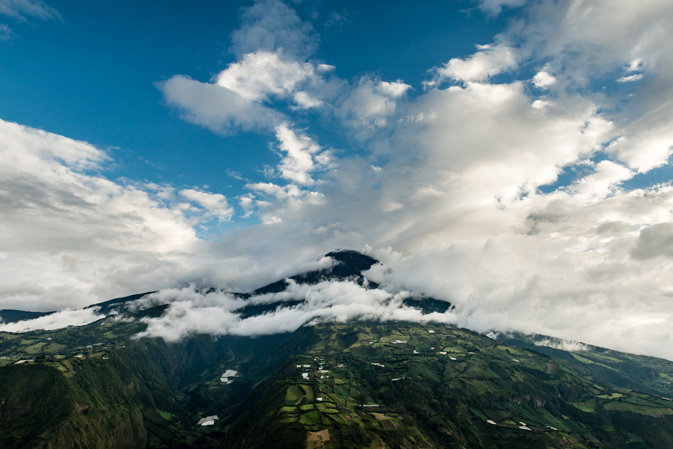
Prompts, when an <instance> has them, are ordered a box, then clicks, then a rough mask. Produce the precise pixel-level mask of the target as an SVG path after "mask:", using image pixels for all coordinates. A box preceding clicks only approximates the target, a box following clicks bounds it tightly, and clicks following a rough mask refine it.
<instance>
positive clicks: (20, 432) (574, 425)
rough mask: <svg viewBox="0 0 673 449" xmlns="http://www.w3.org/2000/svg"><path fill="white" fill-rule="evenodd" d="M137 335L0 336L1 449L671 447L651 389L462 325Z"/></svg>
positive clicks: (670, 433)
mask: <svg viewBox="0 0 673 449" xmlns="http://www.w3.org/2000/svg"><path fill="white" fill-rule="evenodd" d="M144 327H145V325H144V324H142V323H140V322H138V321H137V320H133V321H132V320H128V319H127V320H120V319H118V318H115V317H108V318H106V319H103V320H101V321H99V322H96V323H92V324H90V325H88V326H82V327H77V328H75V327H71V328H66V329H62V330H57V331H50V332H48V331H35V332H28V333H23V334H0V357H3V358H2V359H0V360H1V361H2V363H3V365H4V366H3V367H2V368H0V419H1V420H2V422H3V425H2V427H1V429H0V447H3V448H5V447H6V448H29V447H30V448H32V447H44V448H47V447H51V448H60V447H64V448H65V447H67V448H77V447H101V448H103V447H105V448H107V447H110V448H112V447H119V448H121V447H125V448H126V447H137V448H145V447H149V448H196V447H224V448H239V447H240V448H268V447H283V448H285V447H287V448H292V447H297V448H299V447H302V448H303V447H309V448H317V447H325V448H365V447H366V448H384V447H391V448H427V447H446V448H460V447H469V448H557V447H558V448H562V447H577V448H603V447H605V448H608V447H609V448H612V447H615V448H663V447H673V402H670V401H668V400H665V399H662V398H661V397H659V396H658V395H653V394H648V392H649V393H652V391H653V389H652V385H655V384H656V382H655V383H654V384H653V383H652V381H651V380H650V379H649V378H648V379H646V380H645V381H643V382H641V383H640V384H636V385H635V387H634V388H628V389H627V388H623V387H621V388H620V387H617V386H615V385H614V383H613V382H611V379H612V378H611V377H609V376H608V377H605V376H603V377H602V376H601V372H602V371H601V370H597V371H596V370H594V371H592V372H589V371H587V370H586V368H585V367H584V366H585V365H587V364H589V365H592V364H597V363H595V362H594V363H588V362H587V363H585V362H582V363H581V364H578V363H579V362H577V359H575V358H574V356H573V355H572V354H571V356H570V358H568V357H567V356H557V357H553V356H549V355H546V354H542V353H540V352H536V351H530V350H527V349H524V348H521V347H515V346H512V345H507V344H505V343H503V342H499V341H495V340H492V339H490V338H487V337H485V336H482V335H479V334H476V333H474V332H471V331H468V330H465V329H458V328H455V327H450V326H445V325H423V324H415V323H400V322H387V323H378V322H350V323H345V324H322V325H318V326H313V327H302V328H300V329H299V330H297V331H296V332H294V333H291V334H282V335H275V336H269V337H258V338H244V337H221V338H218V339H213V338H211V337H209V336H196V337H192V338H190V339H187V340H185V341H183V342H181V343H178V344H166V343H165V342H163V340H158V339H140V340H134V339H133V335H134V334H136V333H137V332H138V331H140V330H142V329H144ZM536 348H537V347H536ZM613 352H614V351H613ZM564 353H565V354H566V355H567V354H570V353H567V352H565V351H564ZM617 354H618V355H619V357H630V356H629V355H625V354H620V353H617ZM557 355H558V354H557ZM584 356H585V357H587V360H589V357H594V358H595V357H597V355H595V354H594V355H589V354H586V353H584ZM27 360H32V361H27ZM629 360H631V363H633V364H636V365H637V366H640V367H641V369H649V370H654V371H656V375H655V377H656V378H658V377H659V376H661V378H665V376H668V375H670V374H671V371H667V370H668V369H670V366H671V364H670V363H669V362H666V361H661V360H659V359H651V358H646V360H645V362H648V363H649V365H645V364H644V363H645V362H642V363H640V362H639V360H640V359H639V358H638V357H635V358H631V359H629ZM655 361H658V362H657V363H658V364H656V363H655ZM17 363H18V364H17ZM639 363H640V364H639ZM655 365H656V366H655ZM624 369H625V370H627V371H628V372H626V373H624V375H626V374H629V373H632V366H631V365H628V366H625V367H624ZM227 370H235V371H237V373H236V375H235V376H233V377H232V378H231V379H230V381H231V382H230V383H229V382H223V381H221V380H220V377H221V376H222V375H223V373H225V372H226V371H227ZM613 371H616V372H619V367H613ZM631 376H632V379H633V380H632V382H636V383H637V379H638V378H637V377H633V376H634V375H633V374H631ZM613 377H614V376H613ZM662 385H663V384H662ZM212 415H217V416H218V418H219V419H217V420H215V421H214V423H213V425H211V426H200V425H198V422H199V420H200V419H201V418H204V417H207V416H212ZM522 423H523V424H522Z"/></svg>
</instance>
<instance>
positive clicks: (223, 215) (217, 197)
mask: <svg viewBox="0 0 673 449" xmlns="http://www.w3.org/2000/svg"><path fill="white" fill-rule="evenodd" d="M180 195H182V196H183V197H185V198H187V199H188V200H190V201H193V202H195V203H197V204H199V205H200V206H201V207H203V208H205V209H206V210H207V211H208V212H209V213H210V214H212V215H213V216H215V217H216V218H217V219H218V220H219V221H229V220H230V219H231V216H232V215H233V214H234V209H233V208H231V207H229V203H228V202H227V198H226V197H225V196H224V195H221V194H219V193H209V192H203V191H200V190H194V189H183V190H181V191H180Z"/></svg>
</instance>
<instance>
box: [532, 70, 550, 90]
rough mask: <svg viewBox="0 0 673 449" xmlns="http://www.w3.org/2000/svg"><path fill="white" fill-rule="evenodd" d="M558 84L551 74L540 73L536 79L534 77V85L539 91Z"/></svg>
mask: <svg viewBox="0 0 673 449" xmlns="http://www.w3.org/2000/svg"><path fill="white" fill-rule="evenodd" d="M555 82H556V78H554V77H553V76H551V75H550V74H549V73H547V72H545V71H541V72H538V73H537V74H536V75H535V76H534V77H533V84H534V85H535V87H537V88H538V89H546V88H547V87H549V86H551V85H552V84H554V83H555Z"/></svg>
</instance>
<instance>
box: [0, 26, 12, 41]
mask: <svg viewBox="0 0 673 449" xmlns="http://www.w3.org/2000/svg"><path fill="white" fill-rule="evenodd" d="M13 36H14V34H13V33H12V30H11V29H10V28H9V27H8V26H7V25H5V24H0V41H8V40H11V39H12V38H13Z"/></svg>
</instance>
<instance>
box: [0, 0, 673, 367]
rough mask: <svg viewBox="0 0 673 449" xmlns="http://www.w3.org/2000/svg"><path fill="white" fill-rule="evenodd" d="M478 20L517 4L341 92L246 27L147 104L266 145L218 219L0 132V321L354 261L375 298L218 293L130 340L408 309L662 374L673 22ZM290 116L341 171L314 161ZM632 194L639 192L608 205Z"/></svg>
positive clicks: (184, 303)
mask: <svg viewBox="0 0 673 449" xmlns="http://www.w3.org/2000/svg"><path fill="white" fill-rule="evenodd" d="M480 5H481V9H482V10H483V11H485V12H487V13H488V14H491V15H496V14H499V13H502V10H503V7H505V8H506V9H507V8H515V7H516V13H517V14H518V18H519V20H516V21H512V22H511V25H510V26H509V27H508V28H507V29H506V30H505V31H503V32H502V33H500V34H499V35H497V36H493V40H492V42H490V43H486V44H484V45H480V46H478V47H475V51H474V53H473V54H471V55H462V56H456V55H447V58H446V60H445V62H444V63H443V64H440V65H438V67H435V68H432V67H427V68H422V69H421V70H423V71H424V72H425V71H427V72H426V73H427V79H426V82H425V83H423V84H422V85H420V86H410V85H408V84H406V83H405V82H404V80H397V79H395V80H386V79H381V78H380V77H377V76H376V75H374V74H363V75H362V76H359V77H357V78H355V79H351V80H344V79H340V78H339V77H338V76H337V71H336V70H334V67H332V66H330V65H329V64H328V63H329V61H321V60H318V59H317V58H316V56H315V55H316V54H317V48H318V45H319V36H318V35H317V33H316V31H315V28H314V27H313V26H312V25H311V23H310V22H308V21H302V20H301V19H300V18H299V16H298V15H297V14H296V13H295V12H294V11H293V10H292V8H291V7H290V6H289V5H287V4H283V3H281V2H278V1H259V2H256V3H254V4H253V5H252V6H251V7H250V8H248V9H246V10H245V11H244V13H243V15H242V23H241V27H240V28H239V30H238V31H235V32H234V34H233V36H232V47H231V50H232V54H233V55H234V56H235V60H234V61H233V62H231V63H230V64H229V65H228V66H227V67H226V68H224V70H222V71H221V72H220V73H218V74H216V75H215V76H214V77H213V78H212V79H210V80H200V81H199V80H193V79H189V78H187V77H185V76H183V75H179V74H176V75H175V76H173V77H171V78H169V79H168V80H167V81H166V82H164V83H162V84H160V85H159V88H160V90H161V92H162V94H163V96H164V99H165V101H166V103H167V105H168V106H169V107H173V108H176V109H177V110H178V111H180V112H181V113H182V114H183V117H184V118H185V120H188V121H190V122H192V123H194V124H196V125H198V126H203V127H206V128H208V129H211V130H213V131H214V132H217V133H220V134H223V135H225V136H226V135H227V134H228V133H237V132H259V133H262V134H263V135H266V136H268V137H269V139H270V148H271V149H272V150H273V151H275V152H276V153H277V155H278V162H277V164H276V166H275V167H270V168H269V170H267V172H266V177H265V178H263V179H254V180H250V181H249V182H247V189H248V191H247V193H246V194H245V195H241V196H240V197H238V198H235V200H232V199H228V198H222V197H221V194H219V193H217V192H207V191H205V190H204V189H200V188H198V187H181V188H177V187H174V186H148V185H141V184H133V183H128V184H121V183H117V182H111V181H109V180H108V179H106V178H105V177H104V176H103V175H102V174H101V170H102V169H103V168H104V167H105V164H106V163H107V162H106V155H105V154H104V153H103V152H101V151H100V150H98V149H96V148H94V147H92V146H90V145H88V144H85V143H82V142H75V141H71V140H69V139H66V138H64V137H60V136H54V135H51V134H47V133H42V132H40V131H37V130H31V129H27V128H23V127H20V126H19V125H15V124H9V123H5V122H3V123H1V124H0V125H1V126H0V133H2V139H0V142H2V143H0V151H2V153H1V154H2V157H3V161H5V160H6V161H8V163H7V164H3V165H2V166H0V174H1V176H2V178H1V179H0V181H1V182H2V184H0V186H1V190H0V201H2V205H3V206H2V208H0V210H1V211H2V212H0V214H1V215H0V218H1V220H2V221H1V222H0V232H2V233H3V235H4V236H8V237H6V238H4V239H3V245H4V248H2V253H0V261H1V262H2V263H3V267H6V269H5V270H4V274H3V276H4V278H3V281H2V284H0V295H2V296H1V298H2V299H1V301H2V302H1V304H2V306H3V307H13V308H22V307H23V308H30V307H28V306H33V307H36V308H38V307H39V308H40V309H42V310H44V309H45V308H62V307H64V306H73V305H81V304H85V303H87V301H88V302H89V303H92V302H96V300H98V301H100V300H103V299H108V298H109V297H112V296H115V295H116V293H113V292H119V293H120V294H121V293H133V292H138V291H147V290H154V289H157V288H178V289H177V290H169V291H170V294H171V295H174V296H176V297H182V296H180V295H186V292H185V291H183V290H182V288H183V287H184V286H185V285H186V284H187V283H189V282H193V283H194V284H195V285H196V286H207V287H209V286H216V287H221V288H222V289H224V290H225V291H226V290H229V291H247V290H250V289H252V288H255V287H259V286H261V285H264V284H266V283H267V282H269V281H272V280H275V279H278V278H282V277H285V276H288V275H292V274H295V273H298V272H301V271H303V270H304V269H305V268H306V267H309V266H311V264H315V263H317V262H316V261H317V260H318V259H319V257H320V256H321V255H322V254H325V253H326V252H328V251H330V250H333V249H335V248H354V249H360V248H369V249H368V251H371V254H372V255H373V257H376V258H378V259H379V260H381V261H382V262H383V263H384V264H383V266H384V267H386V269H389V271H387V270H386V269H383V268H375V269H373V270H372V272H371V273H369V274H368V275H369V276H370V277H371V278H372V280H374V281H376V282H379V283H381V284H382V286H383V288H384V289H385V291H386V292H388V293H387V295H389V296H388V297H385V298H379V297H372V296H371V295H374V293H371V292H367V291H359V290H357V288H355V287H354V286H350V285H341V284H338V285H333V286H322V287H321V289H322V290H320V291H311V292H304V293H302V294H306V295H309V296H311V298H314V299H313V300H312V301H313V302H311V301H309V302H308V303H307V304H309V303H310V304H311V305H310V306H309V305H307V306H305V307H302V308H300V309H297V310H294V311H292V310H287V311H285V312H278V313H277V314H273V315H271V316H268V317H266V318H264V319H261V318H260V319H258V320H253V321H249V322H248V321H246V320H240V319H238V318H236V314H235V313H234V310H233V309H231V308H230V307H232V306H231V304H230V302H231V301H234V300H233V299H232V297H227V296H226V294H224V293H222V294H220V295H222V297H221V298H220V297H218V298H219V299H218V298H215V297H208V298H206V299H200V298H192V299H189V298H186V299H182V300H175V301H174V302H172V303H171V306H170V308H169V311H170V312H169V314H170V319H169V318H168V315H167V318H166V319H160V320H158V321H156V322H150V323H148V324H149V327H148V332H150V333H151V335H157V336H164V337H165V338H169V339H171V338H175V337H173V336H175V335H178V336H180V335H188V334H189V333H190V332H193V329H194V324H193V323H196V322H198V321H199V320H201V319H203V320H205V319H207V318H209V319H210V320H211V321H207V322H206V323H209V324H208V325H207V328H204V330H207V331H208V332H211V333H215V334H217V333H218V332H228V333H233V334H237V335H250V334H254V333H264V332H268V333H271V332H275V331H282V330H291V329H293V328H296V326H298V325H299V324H298V323H300V322H303V321H306V320H309V321H310V320H311V319H314V318H315V317H317V316H319V314H321V313H323V314H327V316H331V317H332V318H334V319H341V317H351V316H356V315H357V313H355V312H351V311H358V310H360V312H359V313H362V314H364V315H365V316H366V315H367V314H368V313H370V314H373V316H379V317H387V316H396V315H395V313H397V312H394V311H393V310H392V309H388V307H389V306H388V305H387V304H390V303H394V298H396V295H401V294H403V292H410V293H411V294H414V295H417V294H427V295H431V296H434V297H436V298H438V299H444V300H447V301H450V302H451V303H452V304H455V305H456V310H455V311H454V312H453V313H454V315H453V318H455V321H454V322H455V323H456V324H458V325H461V326H468V327H470V328H472V329H476V330H479V331H487V330H498V331H508V330H517V331H525V332H536V333H539V334H545V335H551V336H554V337H558V338H563V339H567V340H574V341H583V342H586V343H590V344H595V345H600V346H607V347H611V348H614V349H618V350H625V351H631V352H639V353H647V354H652V355H658V356H664V357H668V358H673V350H671V349H670V348H673V344H672V343H673V331H671V329H673V327H672V326H671V322H672V321H673V302H672V301H671V296H672V295H673V290H672V289H671V286H670V282H669V281H668V279H670V278H671V269H672V268H673V261H672V259H671V258H672V257H673V251H672V250H671V247H672V244H671V238H672V237H671V236H672V235H673V231H671V223H673V187H671V184H670V181H669V180H665V182H662V181H661V180H660V179H659V178H656V177H655V176H654V173H655V172H656V170H657V169H659V168H662V167H667V166H668V165H669V163H670V162H669V161H670V157H671V154H673V128H671V126H670V123H672V122H673V103H671V102H670V101H669V100H668V99H670V98H673V82H672V81H671V80H673V76H672V75H673V62H672V60H671V58H670V57H668V55H669V54H671V50H673V48H672V47H673V25H671V24H672V23H673V22H671V21H670V20H669V19H670V17H673V4H671V2H668V1H663V0H647V1H643V2H637V3H636V2H632V3H628V4H624V5H620V8H614V4H613V2H610V1H607V0H586V1H573V2H548V1H528V2H518V1H483V2H480ZM273 17H279V18H280V19H278V20H277V21H275V22H274V21H273V20H272V18H273ZM641 75H642V76H641ZM596 86H599V87H596ZM603 86H607V87H609V88H606V89H603V88H602V87H603ZM309 114H314V115H317V116H319V117H320V118H321V120H325V121H328V123H330V124H331V125H333V126H334V130H335V132H339V133H341V134H342V135H343V136H345V141H347V142H351V144H352V145H353V147H354V151H350V150H351V149H350V148H341V149H334V148H332V146H331V145H330V142H327V141H325V142H323V141H320V138H319V137H317V136H316V134H313V133H312V132H311V127H310V125H307V123H311V122H310V121H308V120H307V119H306V117H308V115H309ZM637 177H641V178H637ZM642 177H645V178H646V179H649V180H650V181H651V182H647V183H640V184H629V182H630V181H633V180H634V179H643V178H642ZM657 179H659V180H657ZM630 185H631V186H630ZM633 185H640V186H642V187H637V188H635V187H633ZM231 204H238V205H239V206H240V207H241V209H243V214H240V216H237V215H236V212H235V211H231V207H232V206H231ZM243 217H245V218H243ZM239 219H241V220H243V219H245V220H257V221H256V222H254V223H255V224H252V225H249V226H245V227H239V228H237V229H235V230H232V231H229V232H227V233H225V234H223V235H221V236H219V237H217V238H211V239H203V238H201V237H199V236H198V234H197V232H196V231H195V226H197V225H199V226H203V225H204V224H207V223H209V221H208V220H213V221H217V222H219V221H226V220H232V221H236V220H239ZM365 245H368V246H365ZM328 293H329V294H328ZM377 294H378V293H377ZM351 295H352V296H351ZM351 297H353V298H355V297H357V298H360V300H361V303H357V302H349V301H350V299H349V298H351ZM73 298H75V299H73ZM94 298H95V299H94ZM227 298H228V299H227ZM203 301H205V302H203ZM208 301H212V303H209V302H208ZM330 301H332V302H330ZM208 304H210V305H208ZM326 304H332V305H333V306H334V307H331V308H326V307H325V305H326ZM360 305H362V307H363V309H358V307H359V306H360ZM336 307H341V308H340V309H339V308H336ZM331 310H333V311H331ZM400 310H401V311H402V312H404V314H406V313H410V312H408V311H406V312H405V309H400ZM340 311H341V312H340ZM402 312H400V313H402ZM404 314H403V315H404ZM404 316H405V319H415V318H413V317H411V318H409V317H406V315H404ZM453 318H452V319H453ZM418 319H420V318H418ZM181 323H183V324H181ZM246 332H248V333H247V334H246Z"/></svg>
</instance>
